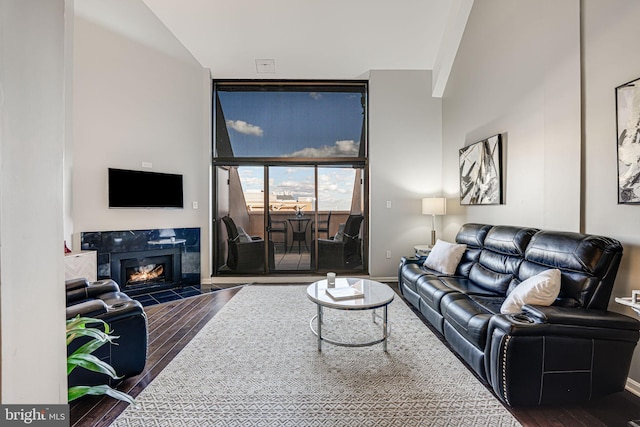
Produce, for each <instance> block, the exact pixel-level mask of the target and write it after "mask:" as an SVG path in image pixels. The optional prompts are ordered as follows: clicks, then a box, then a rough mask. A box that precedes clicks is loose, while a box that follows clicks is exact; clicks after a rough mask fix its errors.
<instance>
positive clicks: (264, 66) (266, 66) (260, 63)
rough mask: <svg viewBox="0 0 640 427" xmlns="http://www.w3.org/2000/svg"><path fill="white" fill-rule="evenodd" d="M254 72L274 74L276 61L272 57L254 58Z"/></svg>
mask: <svg viewBox="0 0 640 427" xmlns="http://www.w3.org/2000/svg"><path fill="white" fill-rule="evenodd" d="M256 72H257V73H258V74H275V72H276V61H275V60H273V59H256Z"/></svg>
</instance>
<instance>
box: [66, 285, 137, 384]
mask: <svg viewBox="0 0 640 427" xmlns="http://www.w3.org/2000/svg"><path fill="white" fill-rule="evenodd" d="M65 285H66V293H67V319H72V318H74V317H76V316H78V315H79V316H81V317H91V318H96V319H101V320H103V321H105V322H106V323H107V324H108V325H109V328H110V329H111V331H112V333H113V335H115V336H117V337H118V338H117V339H116V340H115V344H111V345H110V344H105V345H103V346H102V347H100V348H99V349H97V350H96V351H95V352H94V353H93V354H94V355H95V356H97V357H98V358H100V359H101V360H104V361H105V362H107V363H109V364H110V365H111V366H112V367H113V368H114V370H115V371H116V373H117V374H118V375H119V376H121V377H123V378H122V379H124V378H128V377H133V376H136V375H138V374H140V373H141V372H142V371H143V370H144V366H145V364H146V361H147V340H148V338H147V316H146V314H145V312H144V309H143V308H142V305H141V304H140V303H139V302H138V301H136V300H134V299H131V298H130V297H129V296H128V295H126V294H125V293H123V292H120V287H119V286H118V284H117V283H116V282H114V281H113V280H110V279H106V280H100V281H97V282H89V281H87V280H86V279H73V280H67V281H66V283H65ZM96 326H99V325H98V324H96ZM87 341H88V338H84V337H81V338H77V339H75V340H74V341H72V342H71V343H70V344H69V346H68V347H67V354H71V353H73V352H74V351H75V350H76V349H78V348H79V347H80V346H81V345H83V344H84V343H86V342H87ZM119 381H120V380H112V379H111V378H110V377H109V376H107V375H104V374H99V373H96V372H92V371H88V370H86V369H83V368H80V367H77V368H75V369H74V370H73V371H72V372H71V374H69V386H70V387H71V386H76V385H98V384H114V383H116V382H119Z"/></svg>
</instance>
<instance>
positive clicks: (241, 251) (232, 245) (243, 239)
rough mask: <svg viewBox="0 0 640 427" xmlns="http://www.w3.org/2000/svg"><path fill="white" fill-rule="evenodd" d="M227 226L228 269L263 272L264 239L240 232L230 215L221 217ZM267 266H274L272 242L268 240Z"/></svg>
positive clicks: (242, 271)
mask: <svg viewBox="0 0 640 427" xmlns="http://www.w3.org/2000/svg"><path fill="white" fill-rule="evenodd" d="M222 222H224V225H225V227H226V228H227V244H228V248H227V263H226V266H227V268H229V269H230V270H232V271H234V272H237V273H263V272H264V267H265V265H264V249H265V246H264V239H262V238H261V237H258V236H249V235H247V234H246V233H240V232H239V231H238V227H236V224H235V222H234V221H233V219H231V217H229V216H224V217H222ZM269 246H270V248H269V249H270V250H269V254H270V256H269V268H275V262H274V258H273V252H274V250H273V242H272V241H269Z"/></svg>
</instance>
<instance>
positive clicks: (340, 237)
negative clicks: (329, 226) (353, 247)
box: [333, 224, 345, 242]
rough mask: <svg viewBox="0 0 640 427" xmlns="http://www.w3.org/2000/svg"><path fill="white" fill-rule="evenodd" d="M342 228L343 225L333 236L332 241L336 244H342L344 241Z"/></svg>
mask: <svg viewBox="0 0 640 427" xmlns="http://www.w3.org/2000/svg"><path fill="white" fill-rule="evenodd" d="M344 226H345V224H340V225H339V226H338V232H337V233H336V235H335V236H333V240H334V241H336V242H342V241H343V240H344Z"/></svg>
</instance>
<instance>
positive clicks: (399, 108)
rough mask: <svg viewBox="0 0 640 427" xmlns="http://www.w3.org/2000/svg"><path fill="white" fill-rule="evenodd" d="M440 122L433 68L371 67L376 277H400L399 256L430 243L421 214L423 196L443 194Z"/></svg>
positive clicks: (373, 272)
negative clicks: (407, 69) (434, 92)
mask: <svg viewBox="0 0 640 427" xmlns="http://www.w3.org/2000/svg"><path fill="white" fill-rule="evenodd" d="M441 122H442V108H441V100H440V99H439V98H432V97H431V72H429V71H386V70H374V71H371V74H370V77H369V162H370V163H369V170H370V175H371V177H370V193H369V194H370V204H371V206H370V224H371V226H370V230H371V231H370V248H371V254H370V258H369V265H370V267H369V272H370V275H371V276H372V277H374V278H379V279H380V278H396V277H397V275H398V263H399V260H400V257H401V256H404V255H412V254H413V252H414V251H413V246H414V245H417V244H425V243H429V241H430V235H431V234H430V233H431V218H430V217H426V216H423V215H422V213H421V209H422V204H421V203H422V202H421V199H422V198H423V197H430V196H441V195H442V193H441V191H442V161H441V159H442V148H441V147H442V133H441V132H442V131H441V129H442V127H441ZM387 201H390V202H391V208H387ZM438 224H439V223H438ZM436 228H438V225H437V226H436ZM387 250H390V251H391V258H390V259H387V258H386V251H387Z"/></svg>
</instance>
